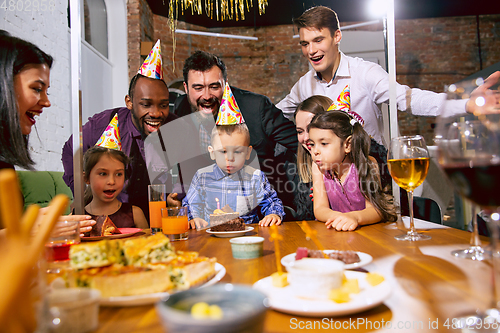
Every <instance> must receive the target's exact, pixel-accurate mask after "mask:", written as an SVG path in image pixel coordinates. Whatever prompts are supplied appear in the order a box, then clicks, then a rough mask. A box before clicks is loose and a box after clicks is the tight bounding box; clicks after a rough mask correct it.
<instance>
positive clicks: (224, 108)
mask: <svg viewBox="0 0 500 333" xmlns="http://www.w3.org/2000/svg"><path fill="white" fill-rule="evenodd" d="M244 122H245V120H244V119H243V116H242V115H241V111H240V108H239V106H238V104H237V103H236V100H235V99H234V95H233V92H232V91H231V88H229V83H227V82H226V86H225V87H224V95H222V102H221V103H220V108H219V114H218V115H217V121H216V122H215V124H216V125H237V124H243V123H244Z"/></svg>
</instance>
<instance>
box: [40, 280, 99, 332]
mask: <svg viewBox="0 0 500 333" xmlns="http://www.w3.org/2000/svg"><path fill="white" fill-rule="evenodd" d="M100 298H101V293H100V292H99V290H96V289H90V288H62V289H54V290H53V291H51V292H50V293H48V294H47V299H48V304H49V307H50V313H51V315H52V320H51V321H52V322H51V332H73V333H85V332H90V331H94V330H96V329H97V326H99V299H100Z"/></svg>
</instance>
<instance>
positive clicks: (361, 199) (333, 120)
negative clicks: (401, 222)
mask: <svg viewBox="0 0 500 333" xmlns="http://www.w3.org/2000/svg"><path fill="white" fill-rule="evenodd" d="M353 114H354V113H353ZM357 119H358V118H357V117H355V116H353V115H351V114H350V113H347V112H344V111H328V112H325V113H322V114H318V115H316V116H315V117H314V118H313V119H312V121H311V123H310V124H309V126H308V130H309V141H308V145H309V147H310V150H311V156H312V159H313V162H314V163H313V167H312V174H313V188H314V216H315V217H316V219H318V220H319V221H323V222H325V224H326V227H327V228H332V229H336V230H338V231H351V230H354V229H356V228H357V227H358V226H361V225H366V224H372V223H377V222H379V221H381V220H387V221H396V219H397V216H396V212H395V210H394V206H393V205H392V202H391V197H390V196H389V195H387V194H385V193H384V192H383V191H382V187H381V185H380V176H379V171H378V166H377V163H376V162H375V161H374V160H372V159H370V157H369V151H370V137H369V135H368V134H367V133H366V131H365V130H364V129H363V126H362V125H361V124H360V123H359V121H358V120H357Z"/></svg>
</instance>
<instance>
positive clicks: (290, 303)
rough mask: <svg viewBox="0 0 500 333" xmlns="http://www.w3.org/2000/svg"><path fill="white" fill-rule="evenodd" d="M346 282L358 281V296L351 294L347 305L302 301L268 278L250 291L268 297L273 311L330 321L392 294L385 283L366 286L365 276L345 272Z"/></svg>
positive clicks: (325, 300)
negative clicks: (349, 280) (347, 280)
mask: <svg viewBox="0 0 500 333" xmlns="http://www.w3.org/2000/svg"><path fill="white" fill-rule="evenodd" d="M345 275H346V277H347V278H348V279H358V283H359V288H360V290H361V291H360V293H359V294H350V297H351V300H350V301H349V302H347V303H335V302H334V301H331V300H328V299H321V298H318V299H305V298H299V297H297V296H295V295H294V293H293V290H292V289H291V287H290V286H286V287H284V288H277V287H273V284H272V278H271V277H270V276H268V277H266V278H263V279H261V280H259V281H257V282H255V283H254V285H253V287H254V288H255V289H257V290H259V291H261V292H263V293H264V294H266V295H267V296H268V297H269V302H270V306H271V308H272V309H274V310H277V311H281V312H285V313H289V314H293V315H299V316H307V317H332V316H343V315H347V314H353V313H358V312H361V311H365V310H368V309H371V308H374V307H376V306H377V305H379V304H382V303H383V302H384V301H385V300H386V299H387V298H388V297H389V295H390V294H391V286H390V284H389V282H387V280H385V281H383V282H382V283H380V284H379V285H376V286H375V287H372V286H371V285H370V284H369V283H368V282H366V273H362V272H353V271H345Z"/></svg>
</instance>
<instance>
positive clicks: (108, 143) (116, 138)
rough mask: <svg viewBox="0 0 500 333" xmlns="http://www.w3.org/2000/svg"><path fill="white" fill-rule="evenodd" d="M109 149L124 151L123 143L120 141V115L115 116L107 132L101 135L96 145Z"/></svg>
mask: <svg viewBox="0 0 500 333" xmlns="http://www.w3.org/2000/svg"><path fill="white" fill-rule="evenodd" d="M95 145H96V146H101V147H105V148H109V149H116V150H122V142H121V139H120V130H119V128H118V114H115V116H114V117H113V119H111V121H110V123H109V124H108V126H107V127H106V130H104V132H103V133H102V135H101V138H100V139H99V140H98V141H97V143H96V144H95Z"/></svg>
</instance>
